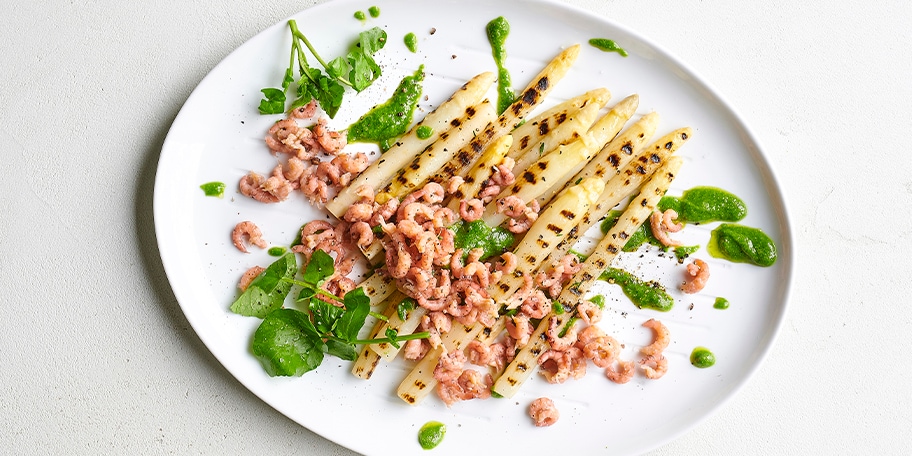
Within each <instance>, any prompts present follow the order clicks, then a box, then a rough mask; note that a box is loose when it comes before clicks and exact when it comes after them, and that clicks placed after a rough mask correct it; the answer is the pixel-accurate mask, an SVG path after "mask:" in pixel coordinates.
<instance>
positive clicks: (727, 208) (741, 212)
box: [658, 186, 747, 223]
mask: <svg viewBox="0 0 912 456" xmlns="http://www.w3.org/2000/svg"><path fill="white" fill-rule="evenodd" d="M658 209H659V211H661V212H665V210H667V209H674V211H675V212H677V213H678V218H677V221H678V222H681V223H707V222H737V221H739V220H741V219H743V218H744V217H745V216H746V215H747V205H746V204H744V201H742V200H741V198H738V197H737V196H735V195H733V194H732V193H729V192H727V191H725V190H722V189H721V188H716V187H706V186H702V187H694V188H692V189H690V190H687V191H685V192H684V193H683V194H682V195H681V196H663V197H662V199H661V201H659V205H658Z"/></svg>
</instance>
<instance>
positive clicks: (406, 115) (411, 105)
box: [348, 65, 424, 150]
mask: <svg viewBox="0 0 912 456" xmlns="http://www.w3.org/2000/svg"><path fill="white" fill-rule="evenodd" d="M422 81H424V65H421V66H420V67H418V70H417V71H415V74H413V75H411V76H406V77H404V78H402V81H401V82H400V83H399V86H398V87H397V88H396V91H395V92H394V93H393V96H392V97H390V99H389V100H387V101H386V102H385V103H383V104H379V105H377V106H374V108H373V109H371V110H370V111H369V112H368V113H367V114H365V115H363V116H361V118H360V119H358V121H357V122H355V123H353V124H352V125H351V126H349V127H348V141H349V142H359V141H360V142H375V143H377V144H379V145H380V148H381V149H383V150H387V149H389V146H390V143H391V142H392V141H393V140H394V139H395V138H397V137H399V136H401V135H402V134H403V133H405V132H406V130H407V129H408V126H409V125H410V124H411V123H412V117H413V116H414V114H415V106H416V105H417V104H418V100H419V99H420V98H421V82H422Z"/></svg>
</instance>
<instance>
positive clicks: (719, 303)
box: [713, 296, 728, 310]
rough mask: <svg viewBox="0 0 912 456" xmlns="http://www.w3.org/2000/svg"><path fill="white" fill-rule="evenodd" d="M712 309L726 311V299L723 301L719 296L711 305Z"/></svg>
mask: <svg viewBox="0 0 912 456" xmlns="http://www.w3.org/2000/svg"><path fill="white" fill-rule="evenodd" d="M713 308H714V309H719V310H725V309H728V299H725V298H723V297H721V296H719V297H717V298H716V302H714V303H713Z"/></svg>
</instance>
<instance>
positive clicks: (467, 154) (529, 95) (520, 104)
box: [430, 44, 580, 183]
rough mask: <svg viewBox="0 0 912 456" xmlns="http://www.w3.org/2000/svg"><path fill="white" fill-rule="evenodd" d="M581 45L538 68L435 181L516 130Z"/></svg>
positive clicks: (450, 174)
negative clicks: (513, 99) (494, 141)
mask: <svg viewBox="0 0 912 456" xmlns="http://www.w3.org/2000/svg"><path fill="white" fill-rule="evenodd" d="M579 52H580V45H578V44H576V45H573V46H571V47H569V48H567V49H565V50H563V51H562V52H560V53H559V54H558V55H557V56H556V57H555V58H554V59H552V60H551V61H550V62H549V63H548V64H547V65H546V66H545V68H544V69H542V71H541V72H539V73H538V74H537V75H536V76H535V77H534V78H532V81H531V82H530V83H529V85H527V86H526V88H525V89H523V91H522V92H521V93H520V94H519V96H517V97H516V101H514V102H513V104H512V105H510V107H508V108H507V110H506V111H504V112H503V114H501V115H500V117H499V118H498V119H497V120H496V121H494V122H491V123H490V124H488V126H487V127H486V128H485V129H484V131H482V132H481V133H479V134H478V136H477V137H475V139H473V140H472V141H471V142H470V143H469V144H467V145H466V146H465V147H463V148H462V149H460V150H459V151H458V152H457V153H456V156H455V157H453V159H452V160H450V162H449V163H447V164H446V165H444V166H443V168H440V170H438V171H437V173H435V174H434V176H432V177H431V179H430V180H431V181H432V182H438V183H439V182H446V181H447V180H448V179H449V178H450V177H453V176H456V175H461V174H464V170H465V169H467V168H468V167H470V166H472V164H473V163H475V161H476V160H477V159H478V156H479V155H480V154H481V153H482V151H484V149H485V147H486V146H487V144H488V143H489V142H491V141H493V140H495V139H497V138H499V137H500V136H502V135H505V134H507V133H509V132H510V131H511V130H513V129H514V128H515V127H516V126H517V125H518V124H519V123H520V122H521V121H522V120H523V119H524V118H525V117H526V116H527V115H528V114H529V113H530V112H532V110H533V109H535V107H537V106H538V105H539V104H540V103H541V102H542V101H544V99H545V97H546V96H547V95H548V94H549V93H550V92H551V90H552V89H554V87H555V86H556V85H557V83H558V82H559V81H560V80H561V79H562V78H563V77H564V75H566V74H567V71H568V70H569V69H570V66H572V65H573V62H575V61H576V58H577V56H579Z"/></svg>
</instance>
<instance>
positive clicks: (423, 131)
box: [415, 125, 434, 139]
mask: <svg viewBox="0 0 912 456" xmlns="http://www.w3.org/2000/svg"><path fill="white" fill-rule="evenodd" d="M433 134H434V129H433V128H431V127H429V126H427V125H422V126H420V127H418V129H417V130H415V135H416V136H418V139H428V138H430V137H431V135H433Z"/></svg>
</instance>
